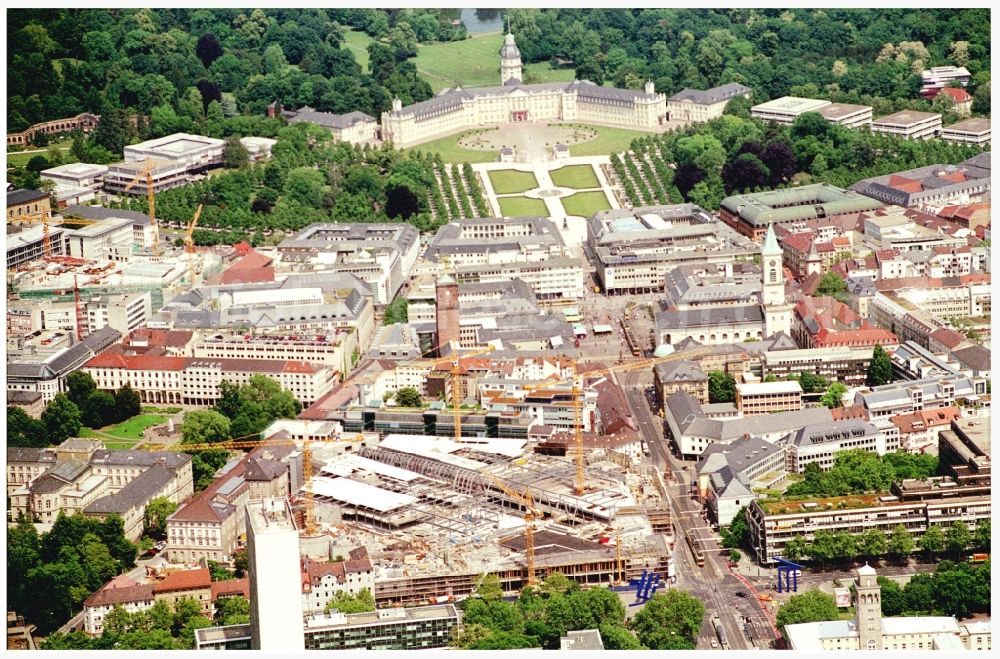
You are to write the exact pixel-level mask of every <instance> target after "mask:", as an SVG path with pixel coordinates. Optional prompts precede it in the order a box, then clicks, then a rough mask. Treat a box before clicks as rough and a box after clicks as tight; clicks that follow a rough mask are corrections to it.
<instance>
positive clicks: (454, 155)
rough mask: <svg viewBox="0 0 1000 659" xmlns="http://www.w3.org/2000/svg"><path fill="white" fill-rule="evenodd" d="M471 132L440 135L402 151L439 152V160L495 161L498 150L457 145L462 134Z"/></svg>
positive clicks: (455, 161)
mask: <svg viewBox="0 0 1000 659" xmlns="http://www.w3.org/2000/svg"><path fill="white" fill-rule="evenodd" d="M471 132H473V131H465V132H463V133H457V134H455V135H450V136H448V137H442V138H440V139H436V140H433V141H431V142H425V143H423V144H418V145H417V146H415V147H411V148H409V149H404V151H419V152H421V153H439V154H441V160H443V161H444V162H450V163H465V162H468V163H475V162H496V161H497V157H498V156H499V152H497V151H478V150H475V149H466V148H464V147H461V146H459V145H458V140H459V139H461V138H462V136H463V135H467V134H468V133H471Z"/></svg>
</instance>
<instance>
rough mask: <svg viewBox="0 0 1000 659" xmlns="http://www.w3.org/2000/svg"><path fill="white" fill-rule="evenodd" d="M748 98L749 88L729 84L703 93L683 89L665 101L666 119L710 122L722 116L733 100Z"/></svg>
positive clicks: (698, 90)
mask: <svg viewBox="0 0 1000 659" xmlns="http://www.w3.org/2000/svg"><path fill="white" fill-rule="evenodd" d="M737 97H742V98H750V88H749V87H744V86H743V85H741V84H740V83H738V82H730V83H728V84H725V85H720V86H719V87H712V88H711V89H706V90H704V91H702V90H700V89H690V88H685V89H682V90H681V91H679V92H677V93H676V94H674V95H673V96H671V97H670V98H668V99H667V119H668V120H670V121H691V122H693V121H711V120H712V119H718V118H719V117H721V116H722V112H723V111H724V110H725V109H726V106H727V105H728V104H729V101H731V100H732V99H734V98H737Z"/></svg>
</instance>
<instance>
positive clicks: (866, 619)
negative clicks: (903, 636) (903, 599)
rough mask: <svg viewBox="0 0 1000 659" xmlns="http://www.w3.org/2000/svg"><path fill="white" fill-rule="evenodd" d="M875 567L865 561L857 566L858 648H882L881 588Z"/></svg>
mask: <svg viewBox="0 0 1000 659" xmlns="http://www.w3.org/2000/svg"><path fill="white" fill-rule="evenodd" d="M877 576H878V575H877V574H876V573H875V568H873V567H871V566H870V565H868V564H867V563H865V565H864V567H859V568H858V581H857V591H858V602H857V611H858V643H859V648H858V649H859V650H881V649H882V588H881V587H880V586H879V585H878V579H877Z"/></svg>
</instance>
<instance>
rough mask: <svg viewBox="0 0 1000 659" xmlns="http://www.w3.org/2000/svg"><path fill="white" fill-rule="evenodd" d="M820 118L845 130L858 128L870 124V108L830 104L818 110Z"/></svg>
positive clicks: (867, 106) (848, 104)
mask: <svg viewBox="0 0 1000 659" xmlns="http://www.w3.org/2000/svg"><path fill="white" fill-rule="evenodd" d="M819 114H820V116H821V117H823V118H824V119H826V120H827V121H829V122H830V123H831V124H838V125H840V126H844V127H845V128H860V127H862V126H870V125H871V123H872V106H870V105H855V104H853V103H830V104H829V105H824V106H823V107H821V108H820V109H819Z"/></svg>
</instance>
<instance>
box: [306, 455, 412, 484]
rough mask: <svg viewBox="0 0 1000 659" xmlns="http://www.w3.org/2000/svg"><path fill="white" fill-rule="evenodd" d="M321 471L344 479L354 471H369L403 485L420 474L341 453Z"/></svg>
mask: <svg viewBox="0 0 1000 659" xmlns="http://www.w3.org/2000/svg"><path fill="white" fill-rule="evenodd" d="M322 471H324V472H326V473H328V474H333V475H334V476H344V477H346V476H350V475H351V474H353V473H354V472H355V471H370V472H373V473H376V474H378V475H379V476H385V477H386V478H391V479H392V480H396V481H401V482H404V483H409V482H410V481H413V480H416V479H418V478H420V474H418V473H416V472H415V471H410V470H409V469H401V468H400V467H394V466H392V465H390V464H386V463H384V462H379V461H378V460H371V459H369V458H366V457H363V456H360V455H354V454H352V453H342V454H340V455H338V456H337V457H335V458H334V459H333V460H331V461H329V462H327V463H326V464H325V465H323V468H322Z"/></svg>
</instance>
